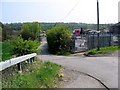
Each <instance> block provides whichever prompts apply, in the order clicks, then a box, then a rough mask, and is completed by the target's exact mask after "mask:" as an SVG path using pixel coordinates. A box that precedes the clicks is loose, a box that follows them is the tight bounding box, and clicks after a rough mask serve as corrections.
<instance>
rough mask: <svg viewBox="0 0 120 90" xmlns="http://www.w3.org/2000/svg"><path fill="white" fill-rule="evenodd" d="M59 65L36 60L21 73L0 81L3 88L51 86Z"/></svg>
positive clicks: (54, 82)
mask: <svg viewBox="0 0 120 90" xmlns="http://www.w3.org/2000/svg"><path fill="white" fill-rule="evenodd" d="M59 70H60V66H59V65H57V64H54V63H51V62H45V63H42V62H40V61H39V62H36V63H34V64H33V65H32V66H30V67H29V68H28V70H27V72H26V71H24V72H23V73H17V74H16V75H14V76H10V77H9V78H7V79H6V80H4V81H3V82H2V85H3V88H53V87H55V86H56V84H57V82H58V79H57V74H58V73H59Z"/></svg>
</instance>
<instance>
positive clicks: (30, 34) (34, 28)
mask: <svg viewBox="0 0 120 90" xmlns="http://www.w3.org/2000/svg"><path fill="white" fill-rule="evenodd" d="M40 33H41V27H40V25H39V23H38V22H32V23H29V22H27V23H23V25H22V31H21V36H22V38H23V39H24V40H28V39H31V40H36V39H37V38H38V35H39V34H40Z"/></svg>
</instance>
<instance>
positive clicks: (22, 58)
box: [0, 53, 37, 71]
mask: <svg viewBox="0 0 120 90" xmlns="http://www.w3.org/2000/svg"><path fill="white" fill-rule="evenodd" d="M36 55H37V54H36V53H32V54H27V55H24V56H20V57H16V58H12V59H9V60H6V61H2V62H0V71H2V70H4V69H6V68H8V67H11V66H13V65H16V64H20V63H21V62H23V61H26V60H28V59H31V58H33V57H35V56H36Z"/></svg>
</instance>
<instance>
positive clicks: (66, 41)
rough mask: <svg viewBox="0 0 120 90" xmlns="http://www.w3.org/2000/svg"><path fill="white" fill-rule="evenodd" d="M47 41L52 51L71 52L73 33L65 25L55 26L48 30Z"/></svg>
mask: <svg viewBox="0 0 120 90" xmlns="http://www.w3.org/2000/svg"><path fill="white" fill-rule="evenodd" d="M47 42H48V46H49V51H50V52H51V53H57V52H69V50H70V42H71V33H70V31H69V28H68V27H67V26H64V25H59V26H56V27H53V28H52V29H50V30H48V31H47Z"/></svg>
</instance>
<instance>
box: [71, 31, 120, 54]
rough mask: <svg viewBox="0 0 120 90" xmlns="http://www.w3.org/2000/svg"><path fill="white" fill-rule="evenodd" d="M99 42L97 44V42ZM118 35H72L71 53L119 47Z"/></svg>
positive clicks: (119, 38) (119, 36)
mask: <svg viewBox="0 0 120 90" xmlns="http://www.w3.org/2000/svg"><path fill="white" fill-rule="evenodd" d="M98 41H99V42H98ZM119 41H120V34H111V33H99V36H98V33H96V32H95V33H88V34H82V35H79V36H78V35H73V37H72V43H71V51H72V52H80V51H87V50H91V49H94V48H97V47H98V46H99V47H100V48H101V47H107V46H115V45H117V46H118V45H120V42H119Z"/></svg>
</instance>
